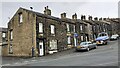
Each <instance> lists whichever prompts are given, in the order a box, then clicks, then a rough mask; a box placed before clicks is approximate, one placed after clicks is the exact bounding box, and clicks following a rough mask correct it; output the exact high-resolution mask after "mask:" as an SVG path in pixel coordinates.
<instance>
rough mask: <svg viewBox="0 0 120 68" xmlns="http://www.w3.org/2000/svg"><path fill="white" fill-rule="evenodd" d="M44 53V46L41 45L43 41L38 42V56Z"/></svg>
mask: <svg viewBox="0 0 120 68" xmlns="http://www.w3.org/2000/svg"><path fill="white" fill-rule="evenodd" d="M43 55H44V47H43V41H40V42H39V56H43Z"/></svg>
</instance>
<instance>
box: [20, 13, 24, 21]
mask: <svg viewBox="0 0 120 68" xmlns="http://www.w3.org/2000/svg"><path fill="white" fill-rule="evenodd" d="M19 19H20V20H19V21H20V23H22V22H23V15H22V13H20V14H19Z"/></svg>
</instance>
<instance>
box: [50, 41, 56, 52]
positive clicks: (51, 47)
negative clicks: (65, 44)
mask: <svg viewBox="0 0 120 68" xmlns="http://www.w3.org/2000/svg"><path fill="white" fill-rule="evenodd" d="M50 49H51V50H52V49H57V40H51V41H50Z"/></svg>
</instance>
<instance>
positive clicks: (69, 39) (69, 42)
mask: <svg viewBox="0 0 120 68" xmlns="http://www.w3.org/2000/svg"><path fill="white" fill-rule="evenodd" d="M68 44H71V37H70V36H68Z"/></svg>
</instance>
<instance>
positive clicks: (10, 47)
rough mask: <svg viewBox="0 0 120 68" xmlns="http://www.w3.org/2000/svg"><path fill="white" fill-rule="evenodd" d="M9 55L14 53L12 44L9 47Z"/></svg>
mask: <svg viewBox="0 0 120 68" xmlns="http://www.w3.org/2000/svg"><path fill="white" fill-rule="evenodd" d="M9 53H10V54H12V53H13V50H12V44H10V46H9Z"/></svg>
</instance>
